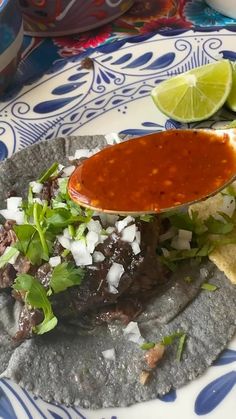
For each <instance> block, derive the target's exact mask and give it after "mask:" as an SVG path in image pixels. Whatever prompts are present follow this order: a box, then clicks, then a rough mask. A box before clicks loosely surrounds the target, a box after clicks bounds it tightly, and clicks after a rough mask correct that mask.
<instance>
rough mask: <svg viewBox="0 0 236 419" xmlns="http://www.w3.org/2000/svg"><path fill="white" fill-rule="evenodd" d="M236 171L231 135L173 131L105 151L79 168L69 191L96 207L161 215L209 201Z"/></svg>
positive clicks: (196, 131)
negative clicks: (188, 204) (178, 208)
mask: <svg viewBox="0 0 236 419" xmlns="http://www.w3.org/2000/svg"><path fill="white" fill-rule="evenodd" d="M235 173H236V152H235V151H234V147H233V146H232V145H231V144H230V141H229V136H228V134H226V133H225V132H224V133H222V134H218V133H214V131H213V130H212V131H211V130H209V131H203V130H172V131H164V132H161V133H155V134H151V135H148V136H145V137H139V138H136V139H133V140H128V141H125V142H123V143H120V144H116V145H114V146H111V147H107V148H105V149H103V150H102V151H101V152H99V153H97V154H95V155H94V156H92V157H91V158H89V159H87V160H85V161H83V163H82V164H80V165H79V166H78V167H77V169H76V170H75V171H74V173H73V174H72V175H71V177H70V180H69V187H68V188H69V189H68V190H69V194H70V196H71V198H72V199H73V200H75V201H77V202H78V203H79V204H80V205H84V206H89V207H94V208H96V209H101V210H108V211H114V212H160V211H162V210H164V209H168V208H172V207H175V206H178V205H181V204H184V203H187V202H192V201H195V200H198V199H200V198H203V197H207V196H208V195H210V194H211V193H212V192H214V191H216V190H217V189H218V188H220V187H221V186H223V185H224V184H225V182H227V181H228V180H230V179H231V178H232V177H233V176H234V175H235Z"/></svg>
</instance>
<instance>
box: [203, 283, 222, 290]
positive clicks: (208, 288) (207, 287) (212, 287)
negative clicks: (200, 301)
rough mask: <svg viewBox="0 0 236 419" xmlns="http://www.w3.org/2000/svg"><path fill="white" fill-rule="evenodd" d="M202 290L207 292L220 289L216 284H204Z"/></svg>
mask: <svg viewBox="0 0 236 419" xmlns="http://www.w3.org/2000/svg"><path fill="white" fill-rule="evenodd" d="M201 289H202V290H205V291H216V290H217V289H218V287H217V286H216V285H214V284H209V283H208V282H204V283H203V284H202V285H201Z"/></svg>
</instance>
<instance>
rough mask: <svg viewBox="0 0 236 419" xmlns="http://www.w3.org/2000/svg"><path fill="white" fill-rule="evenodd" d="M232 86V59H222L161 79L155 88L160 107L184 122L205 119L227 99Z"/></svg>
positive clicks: (165, 112)
mask: <svg viewBox="0 0 236 419" xmlns="http://www.w3.org/2000/svg"><path fill="white" fill-rule="evenodd" d="M231 86H232V66H231V63H230V61H228V60H221V61H217V62H215V63H212V64H206V65H204V66H202V67H197V68H194V69H192V70H190V71H187V72H186V73H182V74H180V75H178V76H175V77H172V78H170V79H168V80H165V81H163V82H162V83H160V84H159V85H158V86H157V87H155V89H153V90H152V93H151V95H152V98H153V100H154V103H155V104H156V106H157V107H158V109H159V110H160V111H161V112H163V113H164V114H166V115H167V116H168V117H170V118H172V119H175V120H176V121H180V122H194V121H202V120H204V119H207V118H209V117H210V116H212V115H213V114H214V113H215V112H217V111H218V110H219V109H220V108H221V106H222V105H223V104H224V103H225V101H226V99H227V97H228V95H229V93H230V90H231Z"/></svg>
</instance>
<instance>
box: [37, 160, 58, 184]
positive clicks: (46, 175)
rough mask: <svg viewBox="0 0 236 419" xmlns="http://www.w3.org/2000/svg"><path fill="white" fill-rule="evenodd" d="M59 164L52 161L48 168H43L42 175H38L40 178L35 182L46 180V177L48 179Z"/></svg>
mask: <svg viewBox="0 0 236 419" xmlns="http://www.w3.org/2000/svg"><path fill="white" fill-rule="evenodd" d="M58 166H59V164H58V163H53V164H52V166H51V167H49V169H47V170H45V171H44V172H43V173H42V175H41V176H40V178H39V179H38V180H37V182H39V183H44V182H46V181H47V180H48V179H50V177H51V176H52V175H53V174H54V173H55V172H56V171H57V169H58Z"/></svg>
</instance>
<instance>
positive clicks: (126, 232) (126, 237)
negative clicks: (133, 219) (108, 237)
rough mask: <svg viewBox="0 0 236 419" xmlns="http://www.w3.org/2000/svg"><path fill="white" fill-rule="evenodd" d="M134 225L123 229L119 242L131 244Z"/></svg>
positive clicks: (133, 235) (133, 237) (133, 236)
mask: <svg viewBox="0 0 236 419" xmlns="http://www.w3.org/2000/svg"><path fill="white" fill-rule="evenodd" d="M135 233H136V225H135V224H131V225H130V226H128V227H125V228H124V229H123V230H122V232H121V240H123V241H124V242H128V243H132V242H133V241H134V239H135Z"/></svg>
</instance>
